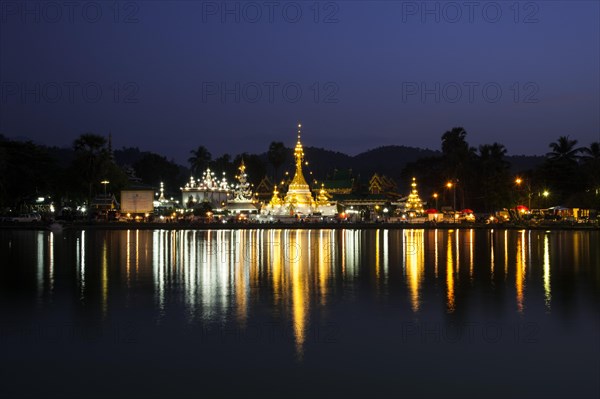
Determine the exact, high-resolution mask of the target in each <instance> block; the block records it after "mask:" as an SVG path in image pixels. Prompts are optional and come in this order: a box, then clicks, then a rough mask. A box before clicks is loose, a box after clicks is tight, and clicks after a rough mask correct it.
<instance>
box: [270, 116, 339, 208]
mask: <svg viewBox="0 0 600 399" xmlns="http://www.w3.org/2000/svg"><path fill="white" fill-rule="evenodd" d="M301 128H302V125H301V124H298V141H297V142H296V147H294V158H295V163H296V172H295V173H294V177H293V178H292V180H291V182H290V184H289V185H288V191H287V193H286V195H285V197H284V198H283V199H282V198H281V196H280V193H279V190H278V189H277V184H275V187H274V189H273V196H272V197H271V201H269V203H268V204H266V206H265V207H264V208H263V210H262V211H261V213H262V214H263V215H270V216H284V217H292V216H293V217H297V216H298V214H302V215H306V216H308V215H315V214H317V215H321V216H333V215H335V214H336V213H337V204H336V203H333V202H332V201H331V196H330V195H329V193H327V191H326V190H325V186H324V185H321V190H320V191H319V193H318V194H317V199H316V201H315V198H314V197H313V194H312V192H311V190H310V186H309V185H308V183H307V182H306V179H305V178H304V173H303V172H302V163H303V162H304V148H303V147H302V141H301V140H300V136H301ZM282 183H283V182H282Z"/></svg>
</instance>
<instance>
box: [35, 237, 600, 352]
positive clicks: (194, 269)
mask: <svg viewBox="0 0 600 399" xmlns="http://www.w3.org/2000/svg"><path fill="white" fill-rule="evenodd" d="M32 234H35V235H34V236H33V237H35V238H34V242H35V244H34V249H35V255H33V256H35V258H33V259H32V263H33V264H34V265H35V266H34V267H35V271H34V274H33V275H34V276H35V280H36V282H35V287H36V291H37V294H38V297H39V298H40V300H43V299H44V298H47V297H49V296H51V295H52V292H53V290H54V289H55V279H56V278H58V277H60V276H64V275H66V273H68V272H65V271H64V270H62V271H61V270H59V269H58V268H59V267H61V265H62V264H63V263H64V264H65V265H69V258H67V259H66V260H65V262H63V261H62V260H61V261H60V262H57V260H56V259H57V255H61V254H63V253H69V254H71V255H69V256H70V257H72V260H71V262H72V263H70V264H71V265H74V266H71V269H70V272H72V273H74V276H75V279H74V281H76V282H77V286H76V289H75V290H74V292H77V295H78V297H79V298H80V299H81V300H82V303H92V302H93V301H96V303H98V304H99V305H100V309H101V312H102V314H103V315H104V316H107V315H108V314H110V312H111V311H112V309H113V307H111V296H115V295H117V294H118V293H119V292H123V287H124V290H125V292H126V293H127V295H128V298H129V296H130V295H131V293H133V292H136V290H138V289H141V288H143V289H148V288H151V290H152V291H151V294H152V300H153V306H154V307H155V310H156V311H157V320H158V321H159V322H160V321H161V320H163V319H164V318H165V317H168V316H169V315H171V314H173V313H176V312H181V311H182V309H183V312H184V316H185V319H186V320H187V322H188V323H196V322H201V323H204V322H211V323H213V322H216V323H223V322H226V321H233V322H235V323H236V325H237V326H240V328H244V326H246V323H247V322H248V320H250V318H251V317H253V316H254V315H255V313H256V309H257V307H256V306H255V305H256V303H257V301H265V300H266V301H267V302H268V307H269V309H270V310H271V314H272V316H273V317H275V318H277V319H278V320H282V321H283V322H284V323H285V325H286V326H287V327H286V328H288V330H289V332H290V337H291V338H292V339H293V341H294V343H295V347H296V351H297V353H298V354H299V355H300V356H302V353H303V351H304V348H305V346H306V344H307V341H308V340H309V338H310V336H311V332H312V330H311V328H313V327H314V326H315V323H317V319H316V316H315V315H316V314H319V311H320V310H321V309H325V308H326V307H329V306H331V305H332V302H333V301H332V297H333V296H334V295H336V296H339V295H345V298H346V299H349V300H352V298H354V296H355V295H357V292H358V290H359V288H360V289H362V290H365V289H366V290H368V291H369V292H375V293H376V294H377V296H378V297H382V296H386V295H388V296H389V295H392V294H395V293H401V295H400V296H401V297H402V298H404V299H403V300H404V301H405V302H406V304H405V307H406V309H407V310H409V311H410V312H412V313H418V314H422V313H424V312H434V311H441V312H444V313H450V314H452V313H457V312H459V311H461V310H463V309H465V308H466V307H468V306H472V303H473V302H471V305H470V304H469V299H468V298H469V296H472V295H474V292H475V289H474V287H475V286H478V285H479V286H481V285H480V284H476V283H475V281H477V280H478V279H479V280H483V282H484V283H486V284H487V283H488V282H489V283H490V284H491V285H492V287H494V289H495V288H496V287H498V288H505V289H504V291H503V292H505V293H506V295H508V297H509V298H510V301H507V303H508V305H507V306H510V307H511V309H510V311H511V312H515V311H516V312H517V313H519V314H524V313H525V312H526V311H527V308H528V307H530V308H532V309H535V307H536V306H538V303H539V306H542V307H543V308H544V309H545V311H547V312H549V311H550V309H551V300H552V286H551V277H552V274H553V272H555V271H556V270H557V268H558V267H561V264H573V268H579V267H582V266H581V264H582V262H583V261H584V260H585V259H587V261H586V262H587V263H585V262H584V263H583V264H584V265H585V264H587V265H589V264H594V262H596V264H597V263H598V257H599V256H600V255H599V254H598V250H597V249H594V248H595V247H594V242H597V233H588V234H584V233H573V235H571V236H566V235H560V234H550V233H543V232H535V231H534V232H531V231H518V232H517V231H508V230H499V231H487V230H486V231H477V230H472V229H470V230H465V229H460V230H459V229H456V230H449V231H445V230H422V229H406V230H387V229H381V230H370V231H361V230H217V231H210V230H208V231H199V230H195V231H193V230H189V231H165V230H156V231H139V230H126V231H113V232H103V231H88V232H86V231H81V232H73V233H72V234H73V235H72V236H69V239H65V240H62V239H61V240H56V238H55V236H54V235H53V234H52V233H48V232H35V233H32ZM567 240H570V241H567ZM594 240H595V241H594ZM575 243H576V245H578V246H576V247H573V245H574V244H575ZM63 246H70V247H69V248H68V251H63V252H61V248H62V247H63ZM579 246H581V247H579ZM565 248H569V251H568V252H565V250H564V249H565ZM584 255H585V256H587V258H585V257H584ZM61 256H63V255H61ZM559 256H562V258H560V257H559ZM565 256H567V258H565ZM502 258H503V259H502ZM561 259H562V260H563V262H562V263H560V261H561ZM565 260H567V261H572V262H564V261H565ZM577 262H579V264H577ZM502 263H504V270H502V266H501V265H502ZM65 267H66V266H65ZM444 267H445V270H444ZM563 267H564V266H563ZM588 267H589V266H588ZM501 274H504V276H500V275H501ZM513 279H514V280H513ZM503 281H504V283H503ZM513 281H514V285H513V283H512V282H513ZM478 283H480V282H478ZM559 283H560V281H559ZM120 285H123V287H120ZM140 287H141V288H140ZM554 289H555V290H556V289H557V288H556V287H554ZM513 290H514V291H513ZM98 292H99V294H100V295H99V297H98V296H94V295H97V294H98ZM536 293H537V295H538V298H539V300H538V301H535V295H536ZM542 293H543V298H542ZM128 300H129V299H128ZM515 303H516V309H515ZM526 304H527V306H526ZM311 326H312V327H311Z"/></svg>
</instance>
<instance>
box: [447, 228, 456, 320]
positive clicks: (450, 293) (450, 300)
mask: <svg viewBox="0 0 600 399" xmlns="http://www.w3.org/2000/svg"><path fill="white" fill-rule="evenodd" d="M446 248H447V253H446V262H447V263H446V290H447V294H446V298H447V306H446V307H447V310H448V313H452V312H454V309H455V303H454V265H453V256H454V255H453V254H452V235H451V234H450V233H448V243H447V244H446Z"/></svg>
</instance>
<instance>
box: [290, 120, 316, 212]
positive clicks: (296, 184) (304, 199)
mask: <svg viewBox="0 0 600 399" xmlns="http://www.w3.org/2000/svg"><path fill="white" fill-rule="evenodd" d="M301 128H302V125H301V124H298V142H297V143H296V147H295V148H294V158H295V159H296V172H295V174H294V178H293V179H292V182H291V183H290V185H289V187H288V191H287V193H286V195H285V198H284V200H283V203H284V206H285V207H288V208H289V209H290V212H302V213H307V214H308V213H311V212H312V210H313V208H314V207H315V205H316V204H315V200H314V198H313V196H312V193H311V192H310V187H309V186H308V183H307V182H306V180H305V179H304V174H303V173H302V162H303V161H304V149H303V148H302V142H301V141H300V134H301V130H300V129H301Z"/></svg>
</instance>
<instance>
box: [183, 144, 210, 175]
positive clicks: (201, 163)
mask: <svg viewBox="0 0 600 399" xmlns="http://www.w3.org/2000/svg"><path fill="white" fill-rule="evenodd" d="M190 153H191V154H192V156H191V157H190V158H188V162H189V163H190V169H191V172H192V174H193V175H195V176H200V175H202V172H204V170H206V168H207V166H208V164H209V163H210V160H211V159H212V155H211V154H210V152H208V150H207V149H206V147H204V146H202V145H201V146H199V147H198V148H196V149H195V150H192V151H190Z"/></svg>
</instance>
